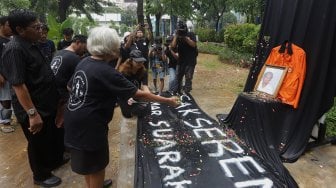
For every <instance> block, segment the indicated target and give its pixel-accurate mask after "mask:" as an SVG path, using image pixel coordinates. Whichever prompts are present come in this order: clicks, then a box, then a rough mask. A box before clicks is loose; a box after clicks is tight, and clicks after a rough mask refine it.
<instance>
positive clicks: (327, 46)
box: [226, 0, 336, 162]
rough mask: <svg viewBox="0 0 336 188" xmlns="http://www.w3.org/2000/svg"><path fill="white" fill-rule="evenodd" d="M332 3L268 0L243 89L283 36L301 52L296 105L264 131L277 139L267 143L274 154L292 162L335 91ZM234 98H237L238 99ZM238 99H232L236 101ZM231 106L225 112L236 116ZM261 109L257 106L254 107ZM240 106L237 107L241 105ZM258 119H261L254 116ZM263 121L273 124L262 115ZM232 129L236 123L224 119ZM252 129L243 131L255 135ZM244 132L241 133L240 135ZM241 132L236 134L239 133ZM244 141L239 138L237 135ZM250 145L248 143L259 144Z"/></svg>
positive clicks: (335, 16)
mask: <svg viewBox="0 0 336 188" xmlns="http://www.w3.org/2000/svg"><path fill="white" fill-rule="evenodd" d="M335 10H336V1H334V0H325V1H319V0H268V1H266V6H265V13H264V19H263V23H262V26H261V32H260V37H259V41H258V45H257V52H256V59H255V62H254V64H253V66H252V68H251V70H250V73H249V76H248V79H247V81H246V85H245V88H244V91H245V92H250V91H252V90H253V88H254V85H255V83H256V81H257V78H258V74H259V72H260V69H261V68H262V66H263V64H264V62H265V60H266V58H267V56H268V54H269V53H270V50H271V49H272V48H273V47H275V46H278V45H280V44H281V43H282V42H283V41H285V40H289V41H291V42H293V43H294V44H297V45H298V46H300V47H301V48H303V49H304V50H305V52H306V59H307V71H306V79H305V83H304V86H303V90H302V93H301V99H300V103H299V107H298V109H296V110H290V109H288V110H287V111H286V112H285V113H282V114H281V116H282V118H283V120H282V121H281V123H280V122H279V123H276V124H278V125H277V126H279V127H278V128H277V130H269V132H266V133H265V135H274V133H276V134H277V138H278V140H281V142H273V141H272V140H269V138H266V139H267V141H268V143H272V144H273V145H274V147H275V148H279V147H280V146H279V145H278V144H279V143H281V150H278V154H279V155H280V156H281V158H282V159H283V160H284V161H287V162H294V161H296V160H297V159H298V158H299V157H300V155H301V154H302V153H303V152H304V151H305V148H306V146H307V143H308V141H309V137H310V134H311V132H312V129H313V126H314V123H316V122H317V120H318V119H319V118H320V117H321V116H322V115H323V114H324V113H325V112H326V111H328V110H329V109H330V108H331V106H332V105H333V100H334V96H335V93H336V76H335V75H336V64H335V62H336V58H335V54H336V11H335ZM238 100H241V98H240V97H238ZM237 104H239V101H237V102H236V105H237ZM236 105H235V106H234V107H233V109H232V111H231V112H230V116H236V114H235V113H241V112H239V110H238V111H237V108H238V106H236ZM263 108H264V107H262V106H259V105H257V107H256V109H255V110H258V111H262V110H265V109H263ZM241 110H243V109H241ZM256 118H261V117H256ZM262 118H263V120H262V121H263V122H272V124H274V123H275V122H274V121H272V120H270V119H269V118H268V117H262ZM226 122H227V123H230V124H231V127H232V128H234V129H235V126H236V124H239V123H237V122H234V121H233V120H232V119H231V120H229V119H228V120H227V121H226ZM255 130H256V129H251V130H250V131H251V132H249V133H248V134H251V135H255V136H260V135H256V132H255ZM275 131H277V132H275ZM246 134H247V133H246ZM239 136H241V135H239ZM242 139H244V137H242ZM262 144H263V143H255V145H253V146H252V147H260V145H262Z"/></svg>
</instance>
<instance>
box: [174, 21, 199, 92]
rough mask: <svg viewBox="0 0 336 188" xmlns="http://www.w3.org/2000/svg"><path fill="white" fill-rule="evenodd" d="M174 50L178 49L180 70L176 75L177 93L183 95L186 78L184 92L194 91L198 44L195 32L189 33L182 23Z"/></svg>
mask: <svg viewBox="0 0 336 188" xmlns="http://www.w3.org/2000/svg"><path fill="white" fill-rule="evenodd" d="M171 47H172V48H177V52H178V58H179V59H178V68H177V75H176V85H177V87H176V89H175V91H174V92H175V93H178V94H181V90H182V80H183V77H185V84H184V87H183V90H184V92H187V93H188V92H190V91H191V90H192V78H193V75H194V70H195V66H196V62H197V61H196V58H197V55H198V53H197V43H196V36H195V34H194V33H193V32H188V28H187V26H186V25H185V24H184V23H183V22H182V21H180V22H179V23H178V27H177V30H176V33H175V36H174V39H173V41H172V44H171Z"/></svg>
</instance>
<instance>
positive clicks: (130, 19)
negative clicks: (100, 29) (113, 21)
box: [120, 6, 137, 27]
mask: <svg viewBox="0 0 336 188" xmlns="http://www.w3.org/2000/svg"><path fill="white" fill-rule="evenodd" d="M135 11H136V7H133V6H128V7H126V9H125V10H121V11H120V12H121V23H122V24H125V25H126V26H128V27H131V26H134V25H136V23H137V17H136V15H134V12H135Z"/></svg>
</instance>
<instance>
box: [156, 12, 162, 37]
mask: <svg viewBox="0 0 336 188" xmlns="http://www.w3.org/2000/svg"><path fill="white" fill-rule="evenodd" d="M160 21H161V14H155V36H160Z"/></svg>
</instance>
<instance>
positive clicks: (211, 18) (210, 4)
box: [193, 0, 228, 32]
mask: <svg viewBox="0 0 336 188" xmlns="http://www.w3.org/2000/svg"><path fill="white" fill-rule="evenodd" d="M227 1H228V0H201V1H196V0H195V1H193V6H194V8H195V9H196V10H197V11H198V17H199V18H200V20H207V22H208V24H209V25H212V27H214V28H215V29H216V32H218V31H219V30H220V29H221V28H220V20H221V18H222V17H223V14H224V12H225V11H226V9H227V4H228V3H227Z"/></svg>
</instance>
